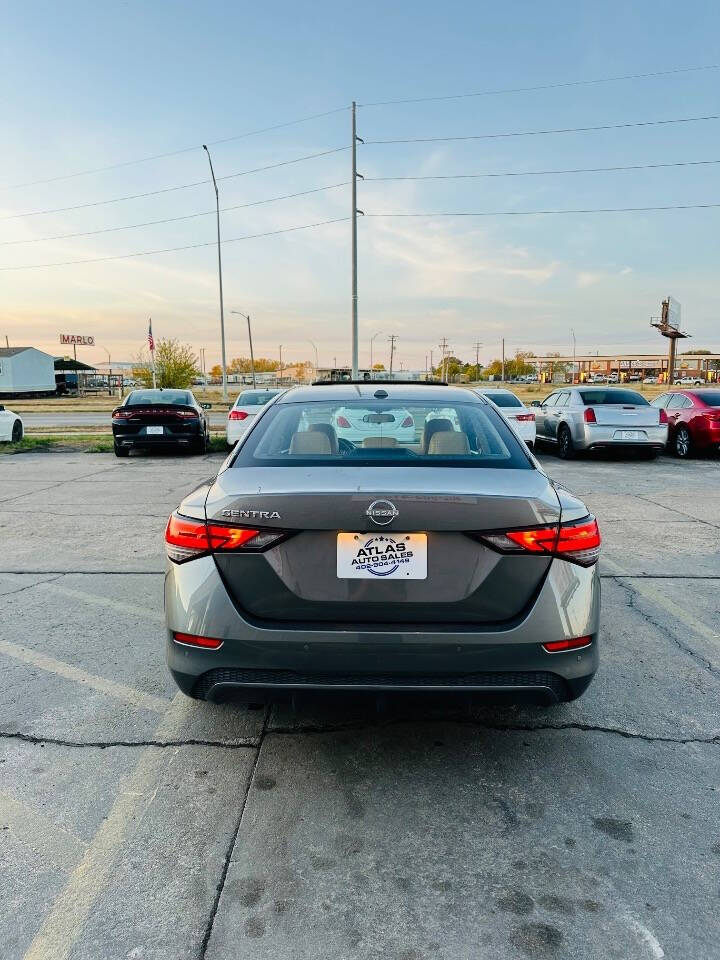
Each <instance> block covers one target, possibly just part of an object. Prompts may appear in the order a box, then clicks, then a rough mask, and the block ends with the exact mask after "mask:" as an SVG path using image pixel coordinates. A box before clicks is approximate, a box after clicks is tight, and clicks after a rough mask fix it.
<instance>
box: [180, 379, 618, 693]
mask: <svg viewBox="0 0 720 960" xmlns="http://www.w3.org/2000/svg"><path fill="white" fill-rule="evenodd" d="M398 417H401V418H402V426H403V429H402V430H399V429H398V426H399V425H398V423H397V418H398ZM408 417H411V418H412V421H413V423H414V427H415V428H414V431H408V430H407V428H406V426H405V424H406V421H407V418H408ZM357 423H362V424H363V425H364V427H367V429H363V431H362V437H361V438H360V434H359V432H358V430H357V428H356V427H357ZM353 424H354V425H355V426H354V427H353ZM346 425H347V427H346ZM344 431H347V434H348V436H343V432H344ZM350 437H352V439H350ZM165 540H166V549H167V556H168V562H167V576H166V579H165V613H166V621H167V658H168V664H169V667H170V670H171V672H172V675H173V677H174V678H175V681H176V682H177V684H178V686H179V687H180V688H181V690H183V691H184V692H185V693H187V694H189V695H190V696H192V697H196V698H199V699H207V700H222V699H224V698H225V697H226V696H227V695H228V694H230V693H232V694H233V695H235V696H237V695H238V694H239V695H240V699H250V700H262V699H266V698H271V697H273V696H277V695H278V692H279V691H286V692H292V691H297V690H301V689H312V690H371V691H391V690H425V691H427V690H432V691H464V692H469V691H471V692H487V693H498V692H500V693H503V694H506V695H507V694H510V695H512V696H513V698H517V699H521V698H525V697H529V698H531V699H533V700H536V701H538V700H539V701H541V702H546V703H555V702H560V701H565V700H572V699H574V698H575V697H578V696H580V694H581V693H582V692H583V691H584V690H585V688H586V687H587V685H588V684H589V683H590V680H591V679H592V677H593V674H594V673H595V670H596V669H597V665H598V621H599V610H600V581H599V579H598V574H597V559H598V554H599V551H600V534H599V531H598V527H597V523H596V521H595V518H594V517H593V516H591V515H590V514H589V512H588V510H587V508H586V507H585V506H584V504H583V503H581V502H580V501H579V500H577V499H576V498H575V497H573V496H572V495H571V494H570V493H568V492H567V491H566V490H564V489H562V488H561V487H559V486H557V485H555V484H554V483H553V482H552V481H551V480H550V479H549V478H548V477H547V476H546V474H545V473H544V472H543V470H542V468H541V467H540V465H539V463H538V462H537V461H536V460H535V459H534V457H533V456H532V454H531V453H530V452H529V451H528V449H527V448H526V446H525V444H524V443H523V442H522V441H521V440H520V439H518V437H517V436H516V435H515V433H514V432H513V431H512V430H511V428H510V427H509V426H508V425H507V423H506V422H505V421H504V420H503V418H502V417H501V415H500V414H499V413H498V412H497V410H496V409H495V408H494V406H493V405H492V404H491V403H489V402H488V401H487V400H485V399H484V398H482V397H480V396H478V395H477V394H474V393H472V392H471V391H469V390H465V389H463V388H461V387H449V386H446V385H443V384H433V383H427V384H423V383H413V384H403V383H391V382H387V383H379V382H377V381H374V382H371V383H328V384H316V385H313V386H309V387H297V388H294V389H291V390H288V391H286V392H285V393H283V394H281V395H280V396H278V397H277V398H275V400H274V401H272V402H271V403H270V404H268V405H267V407H266V408H264V410H263V411H262V413H261V414H259V415H258V417H257V420H256V422H255V423H254V424H253V425H252V427H251V429H250V430H249V431H248V432H247V433H246V434H245V435H244V437H243V439H242V440H241V441H240V443H239V444H238V445H237V446H236V447H235V449H234V450H233V452H232V453H231V454H230V456H229V457H228V458H227V460H226V461H225V463H224V464H223V466H222V468H221V470H220V472H219V474H218V476H217V477H216V478H215V479H214V480H210V481H208V482H207V483H205V484H203V485H201V486H200V487H198V488H197V489H196V490H195V491H194V492H193V493H191V494H190V495H189V496H188V497H186V498H185V499H184V500H183V501H182V503H181V504H180V505H179V506H178V508H177V510H176V511H175V512H174V513H173V514H172V516H171V517H170V519H169V521H168V526H167V531H166V535H165Z"/></svg>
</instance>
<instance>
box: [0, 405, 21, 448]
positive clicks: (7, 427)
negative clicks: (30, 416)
mask: <svg viewBox="0 0 720 960" xmlns="http://www.w3.org/2000/svg"><path fill="white" fill-rule="evenodd" d="M24 432H25V431H24V430H23V422H22V420H21V419H20V417H19V416H18V414H17V413H13V412H12V410H8V409H7V407H4V406H2V404H0V441H3V440H4V441H5V442H8V441H9V442H10V443H20V441H21V440H22V438H23V433H24Z"/></svg>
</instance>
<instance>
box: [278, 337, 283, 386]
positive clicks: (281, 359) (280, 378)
mask: <svg viewBox="0 0 720 960" xmlns="http://www.w3.org/2000/svg"><path fill="white" fill-rule="evenodd" d="M282 369H283V367H282V344H280V379H279V380H278V386H280V381H281V380H282Z"/></svg>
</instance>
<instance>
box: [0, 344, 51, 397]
mask: <svg viewBox="0 0 720 960" xmlns="http://www.w3.org/2000/svg"><path fill="white" fill-rule="evenodd" d="M50 393H55V357H53V356H51V355H50V354H49V353H43V351H42V350H37V349H36V348H35V347H0V396H2V397H8V396H18V395H20V394H34V395H39V394H50Z"/></svg>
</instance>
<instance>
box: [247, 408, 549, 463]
mask: <svg viewBox="0 0 720 960" xmlns="http://www.w3.org/2000/svg"><path fill="white" fill-rule="evenodd" d="M307 465H313V466H339V465H347V466H403V467H406V466H407V467H415V466H463V467H465V466H478V467H491V468H506V469H507V468H513V469H532V462H531V460H530V458H529V456H528V454H527V453H526V451H525V449H524V445H523V443H522V441H521V440H520V439H519V438H518V437H517V436H516V435H515V433H514V432H513V431H512V430H511V429H510V428H509V427H508V425H507V423H506V422H505V421H504V420H503V419H502V417H501V416H500V414H499V413H498V412H497V411H496V410H494V409H493V407H492V404H487V403H482V402H480V401H478V402H477V403H464V402H461V403H458V402H455V401H452V402H450V403H448V404H444V403H442V402H441V401H440V402H436V403H432V402H431V401H426V402H420V401H417V400H408V401H405V400H400V399H387V400H376V399H369V398H368V399H365V398H363V399H357V400H343V401H340V400H338V401H334V402H333V401H331V402H327V401H317V400H316V401H305V402H297V403H276V404H274V405H273V406H271V407H270V408H269V410H268V411H267V413H265V414H264V415H263V417H262V419H261V420H259V421H258V423H257V425H256V426H255V427H254V428H253V429H252V430H251V431H250V434H249V436H248V439H247V440H246V442H245V443H244V444H243V445H242V446H241V448H240V449H239V451H238V455H237V457H236V459H235V460H234V462H233V466H235V467H244V466H279V467H291V466H307Z"/></svg>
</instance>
